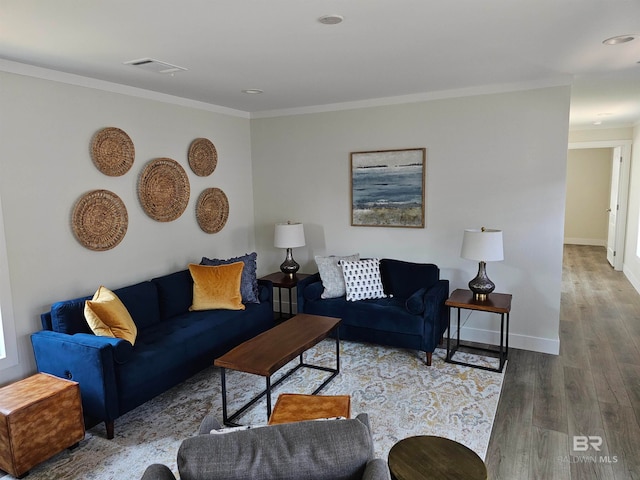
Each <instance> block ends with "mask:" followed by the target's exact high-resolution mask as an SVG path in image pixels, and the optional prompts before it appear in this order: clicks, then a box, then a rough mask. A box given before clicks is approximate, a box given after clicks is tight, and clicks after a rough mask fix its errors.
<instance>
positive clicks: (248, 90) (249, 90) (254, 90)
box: [242, 88, 264, 95]
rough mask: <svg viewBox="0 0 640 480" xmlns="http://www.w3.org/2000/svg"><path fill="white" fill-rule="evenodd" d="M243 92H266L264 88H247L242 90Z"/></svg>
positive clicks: (252, 93)
mask: <svg viewBox="0 0 640 480" xmlns="http://www.w3.org/2000/svg"><path fill="white" fill-rule="evenodd" d="M242 93H247V94H249V95H258V94H260V93H264V90H260V89H259V88H246V89H244V90H242Z"/></svg>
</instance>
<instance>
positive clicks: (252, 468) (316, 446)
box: [178, 419, 373, 480]
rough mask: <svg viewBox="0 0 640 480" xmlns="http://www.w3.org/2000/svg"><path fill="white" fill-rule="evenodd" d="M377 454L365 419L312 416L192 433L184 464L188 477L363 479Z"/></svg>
mask: <svg viewBox="0 0 640 480" xmlns="http://www.w3.org/2000/svg"><path fill="white" fill-rule="evenodd" d="M372 458H373V441H372V439H371V434H370V433H369V429H368V428H367V426H366V425H365V424H364V423H362V422H360V421H359V420H357V419H353V420H329V421H306V422H296V423H287V424H281V425H273V426H269V427H265V428H253V429H249V430H243V431H237V432H230V433H227V434H225V435H199V436H196V437H191V438H188V439H186V440H185V441H184V442H183V443H182V444H181V445H180V448H179V450H178V470H179V472H180V478H181V479H182V480H204V479H207V480H216V479H225V480H234V479H237V480H240V479H247V478H300V479H302V478H304V479H305V480H314V479H337V478H339V479H356V478H357V479H361V478H362V474H363V472H364V469H365V467H366V464H367V462H368V461H369V460H371V459H372ZM283 459H286V461H283Z"/></svg>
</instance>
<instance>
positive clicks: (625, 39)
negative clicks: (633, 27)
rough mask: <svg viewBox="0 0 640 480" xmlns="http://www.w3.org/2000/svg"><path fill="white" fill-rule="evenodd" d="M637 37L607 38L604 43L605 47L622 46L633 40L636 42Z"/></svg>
mask: <svg viewBox="0 0 640 480" xmlns="http://www.w3.org/2000/svg"><path fill="white" fill-rule="evenodd" d="M635 38H636V36H635V35H618V36H617V37H611V38H607V39H606V40H603V41H602V43H604V44H605V45H620V44H621V43H627V42H630V41H632V40H635Z"/></svg>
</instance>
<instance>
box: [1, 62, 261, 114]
mask: <svg viewBox="0 0 640 480" xmlns="http://www.w3.org/2000/svg"><path fill="white" fill-rule="evenodd" d="M0 71H3V72H7V73H14V74H16V75H25V76H28V77H34V78H40V79H43V80H51V81H53V82H60V83H66V84H68V85H75V86H77V87H85V88H93V89H95V90H102V91H105V92H111V93H118V94H120V95H129V96H131V97H138V98H144V99H147V100H155V101H158V102H164V103H170V104H173V105H180V106H182V107H190V108H196V109H198V110H206V111H208V112H214V113H221V114H223V115H231V116H234V117H242V118H250V115H249V112H244V111H242V110H235V109H233V108H227V107H221V106H219V105H214V104H211V103H206V102H199V101H197V100H191V99H188V98H183V97H178V96H175V95H168V94H166V93H160V92H154V91H152V90H145V89H143V88H137V87H131V86H129V85H123V84H121V83H114V82H107V81H105V80H98V79H96V78H91V77H84V76H82V75H75V74H73V73H66V72H59V71H57V70H51V69H48V68H43V67H36V66H33V65H27V64H25V63H20V62H14V61H11V60H5V59H0Z"/></svg>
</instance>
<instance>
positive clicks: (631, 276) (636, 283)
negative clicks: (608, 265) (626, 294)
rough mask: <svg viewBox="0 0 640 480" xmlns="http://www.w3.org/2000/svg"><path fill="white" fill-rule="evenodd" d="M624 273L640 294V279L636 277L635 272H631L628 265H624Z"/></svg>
mask: <svg viewBox="0 0 640 480" xmlns="http://www.w3.org/2000/svg"><path fill="white" fill-rule="evenodd" d="M622 273H624V276H625V277H627V280H629V283H631V285H632V286H633V288H635V289H636V291H637V292H638V293H640V279H638V277H636V276H635V275H634V274H633V272H631V269H630V268H628V267H627V266H626V265H623V266H622Z"/></svg>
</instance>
